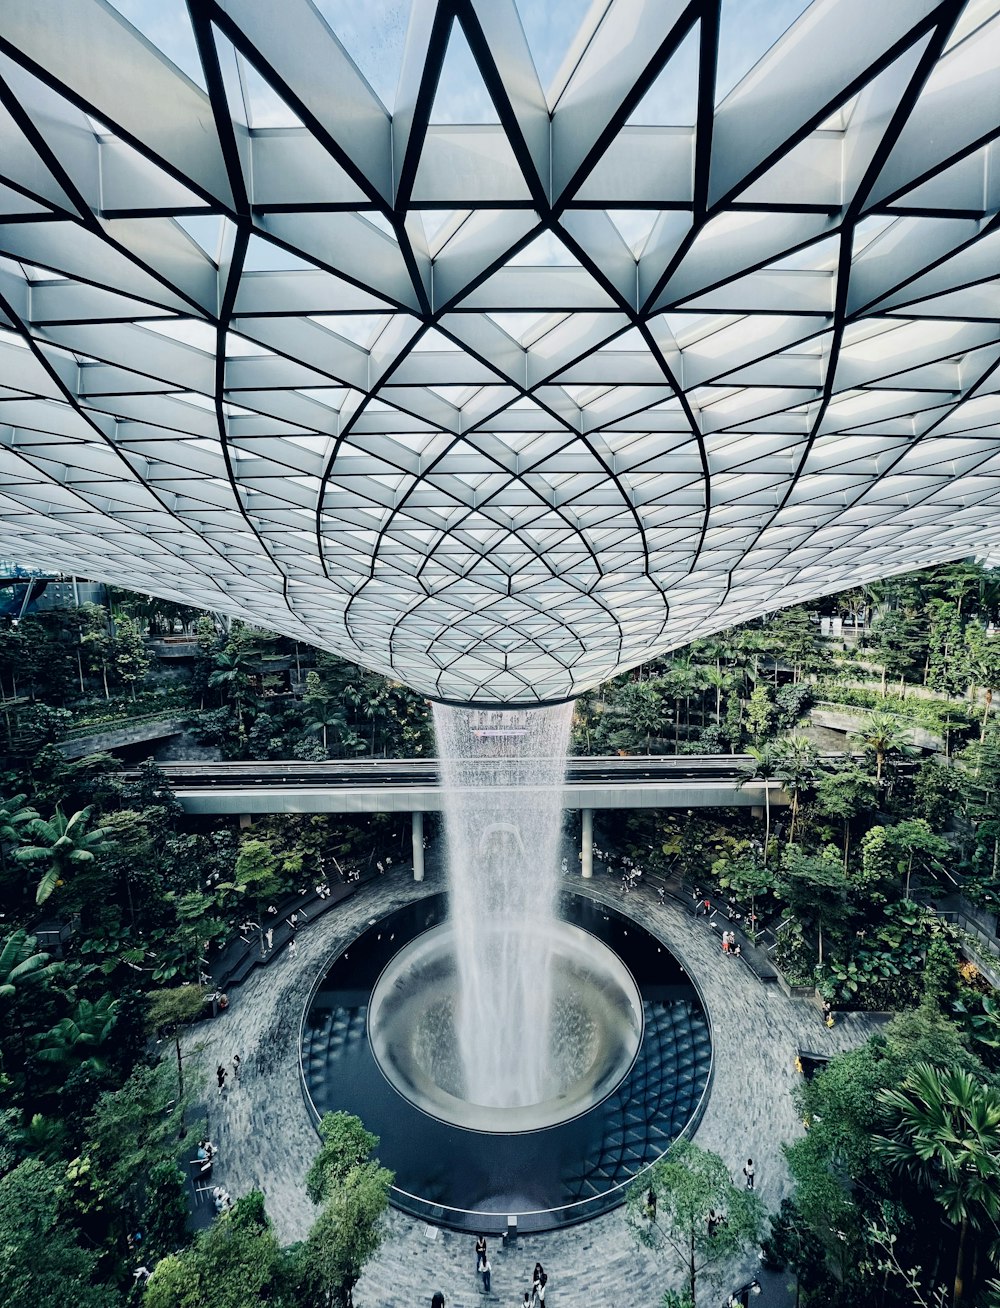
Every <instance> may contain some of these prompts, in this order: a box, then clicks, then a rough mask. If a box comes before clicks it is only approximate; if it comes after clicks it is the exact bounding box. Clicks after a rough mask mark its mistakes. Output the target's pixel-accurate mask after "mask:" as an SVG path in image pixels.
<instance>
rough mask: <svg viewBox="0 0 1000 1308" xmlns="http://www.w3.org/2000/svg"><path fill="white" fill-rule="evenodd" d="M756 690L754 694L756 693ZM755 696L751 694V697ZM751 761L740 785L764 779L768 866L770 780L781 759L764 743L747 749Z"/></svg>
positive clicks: (765, 834)
mask: <svg viewBox="0 0 1000 1308" xmlns="http://www.w3.org/2000/svg"><path fill="white" fill-rule="evenodd" d="M756 693H757V692H756V690H755V691H754V694H756ZM752 698H753V696H751V699H752ZM747 753H748V754H749V755H750V759H751V761H750V762H749V763H747V764H745V765H744V766H743V767H741V768H740V781H739V784H740V786H745V785H748V784H749V783H750V782H752V781H762V782H763V783H764V784H763V787H762V789H763V791H764V866H765V867H767V847H768V845H769V844H770V841H771V787H770V786H769V785H768V782H769V781H773V780H774V778H775V777H776V776H777V775H778V767H779V760H778V755H777V754H776V753H775V750H774V749H773V748H772V747H771V746H770V745H764V746H762V747H760V748H758V747H757V746H756V745H751V746H750V748H749V749H748V750H747Z"/></svg>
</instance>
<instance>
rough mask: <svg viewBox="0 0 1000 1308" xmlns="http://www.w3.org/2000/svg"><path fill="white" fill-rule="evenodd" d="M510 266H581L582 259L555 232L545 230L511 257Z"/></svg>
mask: <svg viewBox="0 0 1000 1308" xmlns="http://www.w3.org/2000/svg"><path fill="white" fill-rule="evenodd" d="M508 267H511V268H579V267H580V261H579V259H577V258H576V257H575V256H574V255H572V254H571V253H570V252H569V250H568V249H567V248H566V246H565V245H564V244H563V243H562V241H560V239H559V237H558V236H556V234H555V232H543V233H542V234H541V236H536V237H535V239H534V240H533V241H529V242H528V244H527V245H526V246H525V247H524V249H523V250H520V251H519V252H518V253H517V254H515V255H514V257H513V258H512V259H509V260H508Z"/></svg>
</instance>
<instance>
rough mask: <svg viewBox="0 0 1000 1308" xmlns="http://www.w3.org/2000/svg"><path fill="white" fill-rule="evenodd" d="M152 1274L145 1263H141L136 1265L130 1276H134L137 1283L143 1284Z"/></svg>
mask: <svg viewBox="0 0 1000 1308" xmlns="http://www.w3.org/2000/svg"><path fill="white" fill-rule="evenodd" d="M152 1275H153V1273H152V1272H151V1271H150V1270H149V1268H148V1267H147V1266H146V1265H145V1263H144V1264H143V1265H142V1267H137V1268H136V1269H135V1271H134V1272H133V1273H132V1276H133V1277H134V1279H135V1282H136V1284H137V1285H145V1284H146V1282H147V1281H148V1280H149V1278H150V1277H151V1276H152Z"/></svg>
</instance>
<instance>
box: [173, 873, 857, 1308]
mask: <svg viewBox="0 0 1000 1308" xmlns="http://www.w3.org/2000/svg"><path fill="white" fill-rule="evenodd" d="M573 886H574V889H580V890H582V891H584V893H587V894H590V895H593V896H594V898H596V899H598V900H601V901H603V902H606V903H612V904H614V905H615V906H616V907H617V908H619V909H620V910H623V911H625V912H627V913H629V914H631V915H633V916H635V917H640V916H641V918H642V920H643V923H644V925H646V926H647V927H649V928H650V929H652V930H653V931H655V932H656V933H657V934H658V935H660V936H662V938H663V939H664V940H665V941H666V942H667V944H668V945H670V947H671V949H672V950H673V952H674V953H675V954H676V955H677V957H678V958H679V959H680V960H681V961H682V963H683V964H684V965H685V966H686V967H687V969H688V970H689V972H690V973H691V975H692V976H693V977H694V978H695V979H696V980H697V982H698V984H699V986H700V987H701V991H702V995H703V999H704V1002H705V1006H706V1008H707V1010H708V1013H709V1016H710V1018H711V1021H712V1027H713V1034H714V1041H715V1070H714V1080H713V1085H712V1090H711V1094H710V1098H709V1102H708V1106H707V1108H706V1111H705V1115H704V1117H703V1119H702V1122H701V1125H700V1126H699V1128H698V1132H697V1134H696V1136H695V1139H696V1141H697V1143H698V1144H699V1145H702V1146H703V1147H704V1148H707V1149H712V1150H714V1151H715V1152H717V1153H719V1154H720V1155H721V1156H722V1157H723V1158H724V1159H725V1160H726V1162H727V1163H728V1165H729V1167H730V1169H731V1170H732V1173H733V1175H734V1177H736V1176H739V1175H740V1169H741V1168H742V1166H743V1164H744V1162H745V1161H746V1159H747V1157H748V1156H752V1157H753V1159H754V1163H755V1166H756V1170H757V1178H758V1179H757V1184H758V1190H759V1193H760V1196H761V1198H762V1200H763V1201H764V1204H765V1206H766V1207H767V1209H768V1211H774V1210H775V1209H776V1208H777V1207H778V1204H779V1202H780V1200H781V1198H782V1197H783V1196H784V1195H785V1194H786V1193H787V1192H788V1188H789V1186H788V1179H787V1175H786V1172H785V1168H784V1164H783V1160H782V1158H781V1152H780V1142H781V1141H782V1140H789V1139H792V1138H794V1137H795V1136H796V1135H797V1134H798V1133H799V1132H800V1131H801V1124H800V1122H799V1120H798V1118H797V1116H796V1113H795V1109H794V1105H793V1103H792V1099H791V1095H790V1093H789V1092H790V1091H791V1090H792V1088H793V1086H794V1085H795V1083H796V1080H797V1075H796V1072H795V1069H794V1058H795V1053H796V1051H797V1050H798V1049H799V1048H805V1049H814V1050H815V1049H818V1050H825V1051H827V1052H830V1053H833V1052H836V1051H839V1050H843V1049H847V1048H850V1047H852V1046H854V1045H856V1044H859V1043H861V1042H863V1041H864V1040H865V1039H866V1038H867V1037H868V1035H870V1034H871V1032H872V1031H874V1030H875V1027H876V1023H875V1021H874V1019H868V1018H865V1017H861V1016H855V1017H851V1018H848V1019H846V1020H842V1021H840V1022H838V1024H837V1026H836V1027H834V1028H833V1030H827V1029H826V1028H825V1027H824V1026H823V1023H822V1021H821V1019H820V1015H819V1013H818V1012H817V1010H816V1009H815V1008H813V1007H812V1006H811V1005H808V1004H804V1003H801V1002H796V1001H793V1000H790V999H787V998H786V997H785V996H784V995H783V994H782V993H781V992H780V991H779V990H778V988H777V987H776V986H762V985H761V984H760V983H759V982H757V981H756V980H755V979H754V977H753V976H752V975H751V973H750V972H749V971H748V969H747V968H744V967H741V966H739V965H738V964H737V963H736V962H735V960H733V959H728V958H725V957H724V956H723V955H722V953H721V949H720V943H719V935H718V932H716V931H713V930H712V929H711V928H710V927H708V926H707V925H706V924H705V923H704V920H697V921H696V920H694V919H693V918H692V917H691V916H690V915H688V914H686V913H685V912H684V910H683V909H682V908H680V907H678V906H677V905H676V904H672V903H671V902H669V901H668V902H667V903H665V904H660V903H658V902H657V896H656V895H655V893H654V892H652V891H651V890H650V889H649V888H648V887H643V886H640V888H638V889H637V890H634V891H633V892H632V893H631V894H630V895H629V896H628V897H627V898H625V897H623V896H622V895H621V894H620V893H619V892H617V891H616V890H615V889H614V888H612V887H610V886H608V887H605V886H603V885H602V884H601V883H600V882H595V883H592V884H591V885H590V886H587V884H586V883H584V882H582V881H581V880H580V879H579V878H576V879H574V882H573ZM438 889H440V882H439V880H438V878H437V877H436V876H435V877H433V878H430V879H428V881H426V882H424V883H422V884H415V883H414V882H413V881H412V880H409V879H408V875H407V869H402V868H397V869H394V870H393V872H392V873H391V874H389V875H387V876H386V877H385V878H382V879H380V880H379V881H377V882H374V883H371V884H370V885H368V886H365V887H363V888H362V889H361V890H360V891H359V892H358V893H357V894H356V895H354V896H352V898H351V899H350V900H348V901H346V902H345V903H344V904H342V905H341V906H340V907H339V908H338V909H336V910H335V911H333V912H331V913H330V914H328V915H326V916H324V917H323V918H322V919H321V920H320V921H317V922H314V923H310V924H309V925H307V926H306V927H305V928H304V929H303V930H302V931H300V932H299V935H298V942H297V943H298V957H297V958H296V959H291V958H290V957H288V955H287V950H286V951H285V957H283V958H278V959H275V960H274V962H273V963H271V964H270V965H269V966H268V967H267V968H263V969H258V970H256V971H255V972H254V973H253V974H252V975H250V976H249V977H248V978H247V980H246V982H245V983H244V984H243V985H242V986H241V987H240V988H239V989H238V990H235V991H233V992H231V994H230V1001H231V1002H230V1008H229V1011H228V1012H227V1013H225V1014H224V1015H222V1016H221V1017H219V1018H217V1019H215V1021H213V1022H205V1023H201V1024H200V1025H199V1026H197V1027H194V1028H191V1030H190V1031H189V1032H188V1034H187V1038H186V1041H185V1051H186V1056H187V1058H188V1062H189V1066H190V1067H192V1069H194V1068H197V1069H198V1070H199V1071H200V1072H201V1073H202V1075H203V1077H204V1084H205V1086H206V1099H207V1112H208V1124H209V1132H210V1135H211V1137H212V1139H213V1140H215V1142H216V1143H217V1144H218V1146H219V1159H218V1163H217V1167H216V1174H217V1177H218V1179H219V1181H220V1182H221V1183H222V1184H223V1185H225V1186H226V1187H227V1188H228V1189H229V1190H230V1192H231V1193H232V1194H233V1196H234V1197H235V1196H237V1195H240V1194H242V1193H244V1192H245V1191H247V1190H249V1189H251V1188H253V1187H256V1188H259V1189H261V1190H263V1191H264V1193H265V1194H266V1196H267V1207H268V1212H269V1213H270V1214H271V1217H272V1219H273V1221H274V1224H275V1227H276V1230H277V1234H278V1236H279V1238H280V1239H281V1240H282V1241H283V1242H285V1243H291V1242H292V1241H295V1240H298V1239H301V1238H302V1237H303V1236H304V1235H305V1233H306V1231H307V1230H308V1228H309V1226H310V1224H311V1222H312V1220H313V1217H314V1210H313V1208H312V1205H311V1204H310V1203H309V1200H308V1199H307V1197H306V1195H305V1191H304V1177H305V1173H306V1171H307V1169H308V1167H309V1163H310V1161H311V1159H312V1158H313V1156H314V1154H315V1153H316V1148H317V1137H316V1134H315V1132H314V1129H313V1127H312V1125H311V1122H310V1119H309V1116H308V1114H307V1111H306V1108H305V1104H304V1101H303V1098H302V1093H301V1090H300V1085H299V1070H298V1053H297V1038H298V1028H299V1019H300V1017H301V1013H302V1008H303V1005H304V1004H305V1001H306V997H307V995H308V992H309V989H310V987H311V985H312V982H313V980H314V979H315V977H316V976H317V975H318V973H319V972H320V971H321V970H322V968H323V965H324V963H325V961H326V960H327V959H328V958H329V957H331V956H332V955H334V954H335V953H337V952H339V950H340V949H341V948H342V947H343V946H344V945H345V944H346V943H347V942H348V941H349V940H350V939H351V938H352V937H353V936H354V935H356V934H357V933H358V932H359V931H360V930H361V929H362V928H363V927H364V926H365V925H367V924H368V923H369V922H370V921H372V920H374V919H377V918H379V917H381V916H383V915H384V914H386V913H388V912H390V911H391V910H393V909H394V908H397V907H399V906H400V905H402V904H403V903H406V902H409V901H410V900H412V899H414V898H417V897H420V896H423V895H426V894H432V893H435V892H436V891H437V890H438ZM237 1052H238V1053H240V1054H241V1055H242V1058H243V1062H244V1070H243V1074H242V1080H241V1082H240V1083H239V1084H238V1085H235V1086H232V1084H231V1081H230V1086H231V1088H229V1089H227V1090H226V1092H225V1093H224V1094H223V1095H221V1096H218V1095H216V1093H215V1089H214V1087H215V1068H216V1065H217V1064H218V1063H219V1062H224V1063H226V1064H227V1066H228V1065H230V1064H231V1059H232V1056H233V1054H234V1053H237ZM389 1228H390V1235H389V1238H388V1239H387V1241H386V1243H385V1244H384V1246H383V1248H382V1249H381V1251H380V1252H379V1254H378V1256H377V1257H376V1259H375V1260H374V1261H373V1262H372V1264H371V1265H370V1267H369V1269H368V1270H367V1272H366V1273H365V1276H364V1277H363V1278H362V1280H361V1282H360V1284H359V1286H358V1288H357V1292H356V1294H355V1303H356V1304H357V1306H358V1308H397V1306H398V1308H411V1306H412V1308H427V1306H428V1305H429V1304H430V1296H431V1293H432V1291H433V1290H435V1289H437V1288H440V1289H442V1290H443V1291H444V1293H445V1295H446V1297H447V1301H448V1305H449V1308H472V1305H476V1304H479V1303H482V1302H483V1301H484V1296H482V1295H481V1294H480V1293H479V1291H478V1281H477V1278H476V1277H475V1275H474V1270H473V1250H472V1244H473V1242H472V1239H471V1238H470V1237H469V1236H465V1235H456V1234H454V1233H452V1232H449V1231H442V1230H437V1229H435V1228H428V1227H426V1226H425V1225H424V1224H423V1223H422V1222H417V1221H415V1220H413V1219H412V1218H409V1217H405V1216H404V1215H402V1214H400V1213H396V1212H393V1213H392V1214H391V1216H390V1219H389ZM491 1247H492V1255H491V1256H492V1262H493V1269H494V1270H493V1290H494V1293H493V1295H492V1296H491V1298H490V1300H489V1302H492V1303H497V1304H502V1305H514V1304H516V1303H517V1302H518V1301H519V1299H520V1295H521V1292H522V1291H523V1289H524V1288H525V1287H526V1286H527V1284H528V1281H529V1279H530V1272H531V1268H532V1267H533V1266H534V1263H535V1261H536V1260H537V1261H541V1262H542V1263H543V1264H544V1265H545V1268H546V1270H547V1271H548V1272H549V1275H550V1278H551V1291H550V1294H549V1296H548V1298H549V1303H550V1308H593V1305H595V1304H600V1305H602V1308H637V1306H638V1308H644V1306H646V1305H653V1304H656V1303H659V1301H660V1298H661V1296H662V1293H663V1290H664V1288H665V1287H666V1285H667V1284H669V1282H668V1281H667V1280H666V1279H665V1276H664V1269H663V1266H662V1264H660V1263H659V1262H657V1261H656V1260H655V1259H653V1258H652V1257H651V1256H650V1255H649V1254H647V1253H646V1252H645V1251H642V1250H638V1249H636V1248H635V1246H634V1245H633V1243H632V1241H631V1238H630V1236H629V1235H628V1232H627V1230H626V1228H625V1225H624V1221H623V1218H622V1216H621V1214H620V1213H619V1212H616V1213H611V1214H608V1215H607V1216H605V1217H601V1218H597V1219H595V1220H594V1221H592V1222H589V1223H587V1224H585V1225H583V1226H578V1227H574V1228H572V1229H570V1230H567V1231H560V1232H554V1233H551V1234H546V1235H533V1236H525V1237H522V1238H521V1239H520V1241H519V1242H518V1247H517V1248H516V1249H512V1250H503V1249H501V1248H500V1247H499V1244H498V1242H495V1241H494V1242H491ZM755 1267H756V1264H755V1263H752V1262H750V1261H748V1262H747V1267H746V1270H747V1273H748V1275H747V1278H746V1279H749V1275H751V1274H752V1273H753V1271H754V1270H755ZM737 1275H738V1273H737ZM737 1283H738V1282H737ZM728 1288H730V1287H729V1286H726V1287H725V1289H728ZM706 1302H708V1303H711V1300H710V1299H708V1298H707V1297H706ZM757 1302H759V1303H760V1304H761V1308H768V1304H767V1303H766V1302H765V1299H764V1297H762V1298H761V1299H760V1300H758V1301H757Z"/></svg>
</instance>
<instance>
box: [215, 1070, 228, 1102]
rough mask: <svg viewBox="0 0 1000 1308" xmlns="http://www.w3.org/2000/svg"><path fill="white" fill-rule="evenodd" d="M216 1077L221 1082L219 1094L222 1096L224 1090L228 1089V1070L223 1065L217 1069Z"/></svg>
mask: <svg viewBox="0 0 1000 1308" xmlns="http://www.w3.org/2000/svg"><path fill="white" fill-rule="evenodd" d="M215 1075H216V1079H217V1080H218V1082H219V1094H220V1095H221V1094H222V1092H223V1090H225V1088H226V1069H225V1068H224V1067H223V1065H222V1064H221V1063H220V1064H219V1066H218V1067H217V1068H216V1069H215Z"/></svg>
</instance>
